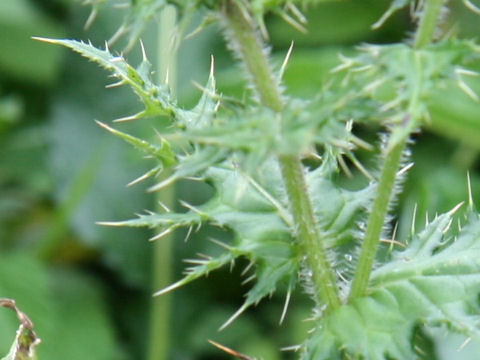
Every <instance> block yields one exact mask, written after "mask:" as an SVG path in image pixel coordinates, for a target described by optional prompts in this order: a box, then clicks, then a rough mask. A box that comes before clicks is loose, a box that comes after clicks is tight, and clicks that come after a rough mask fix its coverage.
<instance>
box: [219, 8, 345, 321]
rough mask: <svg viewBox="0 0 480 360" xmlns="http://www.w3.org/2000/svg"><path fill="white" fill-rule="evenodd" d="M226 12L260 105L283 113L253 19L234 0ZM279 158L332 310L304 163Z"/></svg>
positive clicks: (307, 253)
mask: <svg viewBox="0 0 480 360" xmlns="http://www.w3.org/2000/svg"><path fill="white" fill-rule="evenodd" d="M223 15H224V16H223V18H224V19H225V22H226V24H225V27H226V29H227V40H228V41H229V44H230V47H231V48H232V49H233V50H234V52H235V53H236V54H237V55H238V56H239V57H240V58H241V60H242V62H243V63H244V65H245V67H246V70H247V73H248V74H249V75H250V77H251V81H252V82H253V85H254V89H255V91H256V92H257V96H258V97H259V99H260V102H261V104H262V105H264V106H266V107H269V108H271V109H272V110H274V111H275V112H277V113H280V112H281V111H282V109H283V99H282V96H281V92H280V89H279V86H278V85H279V84H278V80H277V77H276V76H275V75H274V74H273V71H272V69H271V68H270V66H269V63H268V58H267V55H266V52H265V49H264V46H263V43H262V40H261V38H260V36H259V33H258V31H257V27H256V26H255V24H254V21H253V19H252V18H251V17H250V15H249V14H248V13H246V12H245V11H243V9H241V8H240V7H239V5H238V4H237V2H235V1H234V0H231V1H227V2H226V4H225V7H224V9H223ZM278 161H279V163H280V168H281V171H282V177H283V181H284V183H285V187H286V190H287V194H288V198H289V201H290V210H291V212H292V215H293V220H294V227H295V229H294V230H295V233H296V237H297V241H298V243H299V248H300V250H301V252H302V254H303V255H304V257H305V258H306V261H307V265H308V266H309V268H310V269H311V271H312V283H313V286H314V292H315V296H316V298H317V300H319V301H321V302H322V304H326V305H327V308H326V311H327V312H330V311H332V310H334V309H336V308H338V307H339V306H340V305H341V302H340V298H339V294H338V288H337V285H336V278H335V275H334V273H333V270H332V268H331V265H330V263H329V261H328V258H327V251H326V249H325V246H324V243H323V241H322V240H323V239H322V238H321V236H320V233H319V232H318V230H317V227H316V224H315V217H314V213H313V207H312V203H311V200H310V198H309V196H308V192H307V188H306V182H305V177H304V170H303V165H302V162H301V161H300V159H299V158H298V157H297V156H295V155H280V156H279V158H278Z"/></svg>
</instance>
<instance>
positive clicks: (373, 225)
mask: <svg viewBox="0 0 480 360" xmlns="http://www.w3.org/2000/svg"><path fill="white" fill-rule="evenodd" d="M443 2H444V0H426V4H425V8H424V10H423V13H422V18H421V20H420V24H419V26H418V29H417V33H416V36H415V44H414V47H415V48H416V49H419V48H421V47H424V46H425V45H427V44H429V43H430V42H431V41H432V39H433V35H434V32H435V28H436V25H437V21H438V18H439V16H440V11H441V8H442V5H443ZM420 66H421V64H420V63H418V64H417V73H419V74H421V68H420ZM419 81H421V78H419V79H417V85H418V83H419ZM419 99H420V90H419V86H416V88H415V90H414V91H413V95H412V98H411V99H410V104H409V107H408V112H407V115H406V116H407V117H412V119H409V121H408V122H407V124H404V126H405V127H406V128H405V129H401V128H399V127H398V126H397V128H394V129H393V131H392V133H391V135H390V139H389V144H388V146H387V147H386V153H385V154H384V156H385V161H384V164H383V169H382V173H381V175H380V180H379V182H378V188H377V194H376V197H375V200H374V202H373V206H372V210H371V212H370V216H369V218H368V222H367V230H366V232H365V238H364V241H363V244H362V248H361V251H360V257H359V260H358V264H357V268H356V271H355V277H354V279H353V283H352V288H351V289H350V294H349V301H352V300H353V299H355V298H357V297H361V296H365V295H366V294H367V287H368V281H369V279H370V274H371V272H372V269H373V263H374V261H375V257H376V254H377V249H378V245H379V243H380V238H381V235H382V230H383V226H384V223H385V218H386V216H387V212H388V206H389V204H390V201H391V198H392V193H393V188H394V186H395V180H396V177H397V172H398V170H399V167H400V162H401V159H402V153H403V151H404V149H405V145H406V143H407V139H408V137H409V131H408V130H409V129H411V128H412V124H414V123H415V122H416V119H415V118H416V117H417V116H416V115H417V114H416V111H415V110H416V108H417V107H418V102H419ZM395 134H397V135H398V134H400V136H397V137H395V136H393V135H395Z"/></svg>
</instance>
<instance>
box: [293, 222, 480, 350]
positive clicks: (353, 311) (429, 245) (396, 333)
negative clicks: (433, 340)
mask: <svg viewBox="0 0 480 360" xmlns="http://www.w3.org/2000/svg"><path fill="white" fill-rule="evenodd" d="M451 222H452V218H451V214H449V213H447V214H444V215H441V216H439V217H438V218H436V219H435V220H434V221H433V222H432V223H430V224H429V225H428V226H427V227H426V228H425V230H424V231H422V232H421V233H420V234H419V235H417V236H415V237H414V238H413V239H412V240H411V243H410V245H409V247H408V248H407V249H406V250H405V251H398V252H395V253H394V254H393V259H392V261H390V262H388V263H386V264H384V265H382V266H380V267H378V268H377V269H376V270H375V271H374V272H373V273H372V278H371V280H370V285H369V295H368V296H366V297H363V298H358V299H355V300H354V301H353V302H352V303H351V304H348V305H345V306H342V307H341V308H340V309H338V310H336V311H334V312H333V313H331V314H330V315H328V316H327V317H325V318H323V319H321V320H319V323H318V325H317V328H316V330H315V331H314V332H313V333H312V336H311V337H310V339H309V340H308V341H307V342H306V344H305V349H304V352H303V355H302V358H303V359H316V360H317V359H318V360H321V359H341V358H342V354H344V355H345V354H349V355H350V356H352V357H353V358H366V359H371V360H383V359H389V358H394V359H397V360H403V359H405V360H407V359H413V358H416V354H415V349H414V347H413V345H412V343H411V339H412V334H413V331H414V327H415V326H417V324H420V325H422V326H443V325H446V326H447V327H448V329H450V330H451V331H453V332H458V333H461V334H464V335H465V336H466V337H474V338H479V336H480V329H479V327H478V315H476V314H478V313H479V311H480V306H479V304H478V295H479V289H480V274H479V272H478V269H479V267H480V260H479V259H480V242H479V241H478V239H479V237H480V220H479V217H478V215H477V214H473V213H472V214H470V217H469V223H468V225H467V226H465V227H464V228H463V229H462V232H461V234H460V235H459V237H458V238H457V239H451V238H450V237H449V235H448V228H449V226H450V224H451ZM446 289H448V291H446Z"/></svg>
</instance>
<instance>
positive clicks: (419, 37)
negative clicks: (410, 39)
mask: <svg viewBox="0 0 480 360" xmlns="http://www.w3.org/2000/svg"><path fill="white" fill-rule="evenodd" d="M425 1H426V4H425V8H424V9H423V12H422V18H421V19H420V24H419V25H418V29H417V32H416V34H415V44H414V47H415V48H416V49H420V48H422V47H424V46H426V45H428V44H430V43H431V42H432V39H433V36H434V35H435V29H436V27H437V22H438V18H439V16H440V12H441V10H442V6H443V4H444V3H445V0H425Z"/></svg>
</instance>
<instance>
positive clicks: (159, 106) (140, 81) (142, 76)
mask: <svg viewBox="0 0 480 360" xmlns="http://www.w3.org/2000/svg"><path fill="white" fill-rule="evenodd" d="M34 39H36V40H40V41H44V42H47V43H51V44H57V45H62V46H66V47H68V48H70V49H72V50H74V51H76V52H78V53H80V54H81V55H82V56H84V57H86V58H88V59H89V60H91V61H94V62H96V63H97V64H99V65H100V66H102V67H103V68H105V69H107V70H109V71H111V72H112V73H113V76H114V77H116V78H118V79H119V82H118V83H117V84H115V85H124V84H126V85H129V86H130V87H131V88H132V90H133V91H134V92H135V94H137V96H138V97H139V98H140V100H141V101H142V102H143V104H144V105H145V110H143V111H141V112H140V113H138V114H135V115H133V116H129V117H127V118H124V119H118V120H117V121H121V120H134V119H138V118H140V117H152V116H169V117H172V116H174V115H175V114H176V112H177V107H176V104H175V102H174V101H173V99H172V97H171V95H170V91H169V90H168V87H167V86H166V85H163V86H158V85H155V84H153V83H152V81H151V79H150V74H149V73H147V72H146V71H145V69H149V68H150V65H149V63H148V60H147V59H146V57H144V59H143V61H142V64H141V65H140V67H139V70H136V69H135V68H134V67H132V66H131V65H129V64H128V63H127V62H126V61H125V59H124V58H123V57H122V56H114V55H112V54H111V53H110V51H109V50H108V48H106V49H105V50H101V49H98V48H96V47H94V46H93V45H92V44H90V43H88V44H87V43H84V42H82V41H76V40H55V39H46V38H34Z"/></svg>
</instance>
